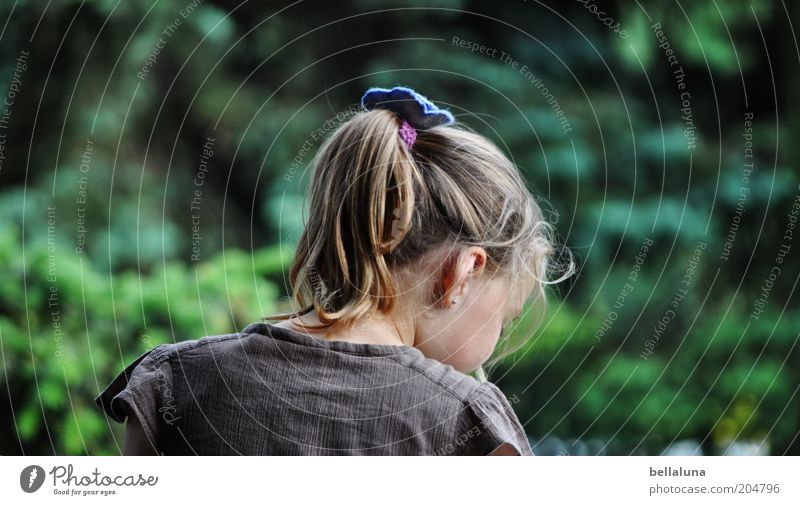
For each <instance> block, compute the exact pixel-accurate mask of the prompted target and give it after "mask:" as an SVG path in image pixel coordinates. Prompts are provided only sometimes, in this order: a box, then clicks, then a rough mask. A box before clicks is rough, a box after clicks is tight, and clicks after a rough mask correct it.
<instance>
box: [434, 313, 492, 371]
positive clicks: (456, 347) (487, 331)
mask: <svg viewBox="0 0 800 505" xmlns="http://www.w3.org/2000/svg"><path fill="white" fill-rule="evenodd" d="M501 330H502V318H501V317H500V316H498V315H496V314H492V313H491V312H486V313H480V314H479V313H473V316H472V317H462V318H459V320H458V323H457V324H456V325H454V327H453V331H452V332H448V333H449V334H448V335H447V336H446V339H447V342H446V353H447V355H448V357H447V362H448V364H449V365H452V366H453V367H454V368H456V369H457V370H460V371H462V372H468V371H472V370H474V369H476V368H478V367H479V366H481V365H482V364H483V363H484V362H485V361H486V360H487V359H488V358H489V356H491V354H492V351H493V350H494V347H495V345H497V340H498V338H499V337H500V331H501Z"/></svg>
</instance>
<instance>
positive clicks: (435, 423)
mask: <svg viewBox="0 0 800 505" xmlns="http://www.w3.org/2000/svg"><path fill="white" fill-rule="evenodd" d="M95 401H96V403H97V405H98V406H99V407H100V408H101V409H102V410H103V411H104V412H105V413H106V414H107V415H108V416H110V417H111V418H112V419H114V420H115V421H117V422H124V421H125V419H126V417H127V416H129V415H132V414H133V415H136V416H137V417H138V418H139V419H140V422H141V424H142V426H143V428H144V431H145V434H146V435H147V437H148V439H149V440H150V441H151V442H152V443H153V445H154V447H156V448H157V449H158V451H159V452H160V453H162V454H165V455H173V454H181V455H186V454H189V455H191V454H198V455H210V454H215V455H216V454H246V455H344V454H355V455H482V454H487V453H489V452H491V451H492V450H493V449H495V448H496V447H498V446H500V445H503V444H504V443H508V444H511V446H513V447H514V448H515V449H516V451H517V452H518V453H520V454H523V455H533V453H532V451H531V448H530V445H529V444H528V440H527V438H526V436H525V433H524V431H523V429H522V427H521V425H520V423H519V420H518V419H517V417H516V415H515V414H514V411H513V410H512V408H511V405H510V404H509V403H508V401H507V400H506V398H505V396H504V395H503V393H502V392H501V391H500V390H499V389H498V388H497V387H496V386H495V385H493V384H491V383H486V384H481V383H479V382H478V381H476V380H475V379H473V378H472V377H469V376H468V375H465V374H463V373H460V372H458V371H456V370H455V369H454V368H452V367H451V366H449V365H444V364H442V363H440V362H438V361H435V360H432V359H428V358H426V357H425V356H424V355H423V354H422V352H420V351H419V350H418V349H415V348H413V347H408V346H393V345H377V344H357V343H352V342H343V341H328V340H322V339H319V338H317V337H312V336H310V335H306V334H303V333H299V332H296V331H292V330H290V329H288V328H283V327H279V326H274V325H271V324H268V323H261V322H259V323H253V324H250V325H248V326H247V327H246V328H245V329H244V330H242V331H241V332H240V333H234V334H229V335H217V336H209V337H203V338H200V339H199V340H189V341H185V342H178V343H174V344H162V345H159V346H157V347H155V348H153V349H151V350H150V351H148V352H146V353H145V354H143V355H142V356H140V357H139V358H137V359H136V360H135V361H134V362H133V363H131V364H130V365H129V366H128V367H127V368H125V370H124V371H123V372H122V373H121V374H120V375H119V376H117V377H116V378H115V379H114V380H113V381H112V382H111V383H110V384H109V385H108V387H106V389H105V390H104V391H103V392H102V393H100V395H99V396H98V397H97V398H96V400H95Z"/></svg>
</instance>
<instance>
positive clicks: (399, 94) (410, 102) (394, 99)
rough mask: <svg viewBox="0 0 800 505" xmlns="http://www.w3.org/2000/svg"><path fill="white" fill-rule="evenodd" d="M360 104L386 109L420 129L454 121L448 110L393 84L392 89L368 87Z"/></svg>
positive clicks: (366, 107) (369, 107)
mask: <svg viewBox="0 0 800 505" xmlns="http://www.w3.org/2000/svg"><path fill="white" fill-rule="evenodd" d="M361 106H362V107H364V108H365V109H366V110H373V109H388V110H390V111H392V112H394V113H396V114H397V115H399V116H400V117H401V118H403V119H405V120H406V121H407V122H408V124H410V125H411V126H413V127H414V128H418V129H420V130H426V129H428V128H433V127H434V126H442V125H449V124H452V123H453V121H455V119H454V118H453V115H452V114H451V113H450V111H447V110H444V109H440V108H438V107H437V106H436V105H434V104H433V102H431V101H430V100H428V99H427V98H425V97H424V96H422V95H420V94H419V93H417V92H416V91H414V90H413V89H411V88H407V87H405V86H395V87H394V88H392V89H386V88H369V89H368V90H367V92H366V93H364V96H363V97H361Z"/></svg>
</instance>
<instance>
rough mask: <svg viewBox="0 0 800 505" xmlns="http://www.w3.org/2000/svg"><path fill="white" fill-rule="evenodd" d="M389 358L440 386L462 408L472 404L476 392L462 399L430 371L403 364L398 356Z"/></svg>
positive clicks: (411, 364) (410, 364)
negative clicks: (431, 374) (430, 373)
mask: <svg viewBox="0 0 800 505" xmlns="http://www.w3.org/2000/svg"><path fill="white" fill-rule="evenodd" d="M389 357H390V358H391V359H392V361H394V362H396V363H398V364H399V365H402V366H405V367H408V368H411V369H413V370H415V371H417V372H419V373H420V374H421V375H422V376H424V377H425V378H426V379H428V381H430V382H432V383H433V384H436V385H437V386H439V387H440V388H442V389H443V390H445V391H446V392H448V393H449V394H450V395H451V396H452V397H454V398H455V399H456V400H458V401H459V402H460V403H461V405H462V406H464V407H469V405H470V403H469V401H468V400H469V398H470V397H471V396H472V395H473V394H474V393H475V391H472V392H470V393H469V394H467V395H466V396H464V397H463V398H462V397H461V395H459V394H458V393H456V392H455V391H453V390H452V389H451V388H450V387H449V386H448V385H447V384H444V383H442V382H440V381H438V380H436V379H434V378H433V377H431V376H430V375H429V374H428V371H427V370H424V369H422V368H420V367H418V366H416V365H415V364H413V363H403V362H401V361H400V360H398V359H396V358H397V357H396V356H389ZM443 366H444V365H443ZM465 375H466V374H465ZM467 377H468V376H467ZM478 389H480V388H478Z"/></svg>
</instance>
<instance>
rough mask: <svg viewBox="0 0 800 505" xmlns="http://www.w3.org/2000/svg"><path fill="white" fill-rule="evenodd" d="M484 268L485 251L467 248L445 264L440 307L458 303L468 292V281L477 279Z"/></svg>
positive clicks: (474, 247) (471, 247)
mask: <svg viewBox="0 0 800 505" xmlns="http://www.w3.org/2000/svg"><path fill="white" fill-rule="evenodd" d="M485 266H486V250H484V248H483V247H479V246H469V247H467V248H465V249H463V250H462V251H461V252H460V253H459V254H458V255H454V256H453V257H451V258H450V260H448V261H446V262H445V265H444V272H443V276H442V293H443V296H442V306H443V307H450V306H452V305H453V302H456V303H458V302H459V301H460V300H461V299H462V298H463V297H464V295H466V293H467V292H468V289H469V281H470V280H474V279H477V278H479V277H480V276H481V275H483V273H484V269H485Z"/></svg>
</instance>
